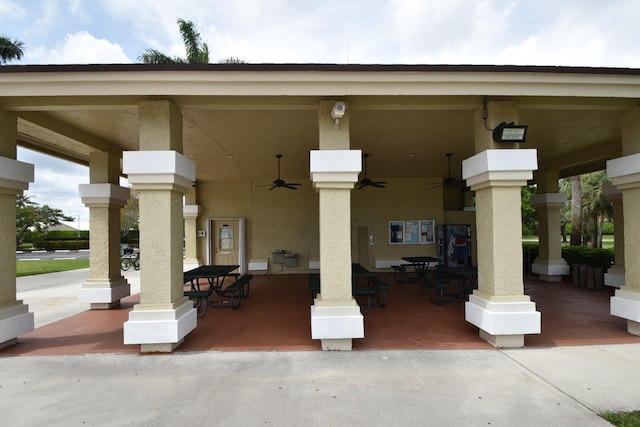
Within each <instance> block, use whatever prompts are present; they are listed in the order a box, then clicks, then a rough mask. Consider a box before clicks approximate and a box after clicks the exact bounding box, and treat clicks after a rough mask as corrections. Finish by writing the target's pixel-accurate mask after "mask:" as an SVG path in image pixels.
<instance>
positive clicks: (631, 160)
mask: <svg viewBox="0 0 640 427" xmlns="http://www.w3.org/2000/svg"><path fill="white" fill-rule="evenodd" d="M639 131H640V129H639ZM639 138H640V135H639ZM607 175H608V177H609V179H611V182H612V183H613V185H615V186H616V187H617V188H618V189H619V190H620V191H621V192H622V200H623V210H624V272H625V280H624V285H623V286H621V287H620V289H617V290H616V292H615V296H613V297H611V314H612V315H614V316H618V317H621V318H623V319H627V331H628V332H629V333H632V334H634V335H640V257H638V253H640V232H639V231H638V230H640V215H638V212H640V153H636V154H631V155H628V156H624V157H621V158H618V159H614V160H609V161H608V162H607Z"/></svg>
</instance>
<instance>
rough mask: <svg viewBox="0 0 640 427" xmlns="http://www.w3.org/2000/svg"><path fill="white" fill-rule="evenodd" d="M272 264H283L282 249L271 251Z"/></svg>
mask: <svg viewBox="0 0 640 427" xmlns="http://www.w3.org/2000/svg"><path fill="white" fill-rule="evenodd" d="M271 257H272V258H273V263H274V264H284V249H274V250H272V251H271Z"/></svg>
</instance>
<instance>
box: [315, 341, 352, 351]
mask: <svg viewBox="0 0 640 427" xmlns="http://www.w3.org/2000/svg"><path fill="white" fill-rule="evenodd" d="M320 342H321V343H322V349H323V350H325V351H351V350H352V349H353V340H352V339H351V338H346V339H341V340H329V339H326V340H320Z"/></svg>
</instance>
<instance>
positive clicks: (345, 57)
mask: <svg viewBox="0 0 640 427" xmlns="http://www.w3.org/2000/svg"><path fill="white" fill-rule="evenodd" d="M177 18H182V19H184V20H190V21H193V22H194V24H195V26H196V28H197V29H198V31H199V32H200V35H201V38H202V40H203V41H204V42H206V43H207V44H208V46H209V52H210V61H211V62H219V61H220V60H223V59H225V58H229V57H236V58H240V59H242V60H244V61H246V62H249V63H350V64H474V65H479V64H490V65H504V64H508V65H552V66H557V65H560V66H589V67H624V68H640V54H638V47H637V46H638V42H640V25H638V22H639V21H640V1H638V0H86V1H85V0H0V34H3V35H6V36H9V37H10V38H12V39H18V40H20V41H22V42H23V43H24V53H25V54H24V57H23V58H22V59H21V60H19V61H13V62H12V64H21V65H29V64H88V63H101V64H108V63H135V62H138V56H139V55H140V54H141V53H142V52H143V51H144V50H145V49H146V48H154V49H157V50H160V51H161V52H164V53H166V54H168V55H170V56H181V57H183V56H185V52H184V48H183V44H182V40H181V39H180V34H179V31H178V26H177V24H176V20H177ZM18 159H19V160H21V161H26V162H29V163H33V164H35V165H36V182H35V183H33V184H31V186H30V189H29V190H28V191H27V192H26V193H27V194H29V195H32V199H33V200H34V201H36V202H37V203H39V204H41V205H44V204H48V205H49V206H51V207H54V208H58V209H62V210H63V211H64V212H65V214H67V215H70V216H74V217H76V218H77V216H81V220H83V221H84V220H85V218H86V219H88V216H89V214H88V209H87V208H85V207H84V206H83V205H82V204H81V203H80V200H79V197H78V186H77V184H78V183H86V182H88V179H89V178H88V175H89V173H88V169H87V168H86V167H83V166H78V165H73V164H70V163H68V162H61V161H57V160H55V159H51V158H48V157H47V156H42V155H39V154H37V153H33V152H29V151H28V150H22V149H20V150H19V153H18Z"/></svg>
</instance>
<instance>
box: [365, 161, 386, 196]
mask: <svg viewBox="0 0 640 427" xmlns="http://www.w3.org/2000/svg"><path fill="white" fill-rule="evenodd" d="M362 157H363V159H364V160H363V162H364V179H362V180H360V182H359V183H358V190H362V189H363V188H364V187H377V188H386V186H387V181H372V180H370V179H369V178H367V157H369V155H368V154H363V155H362Z"/></svg>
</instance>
